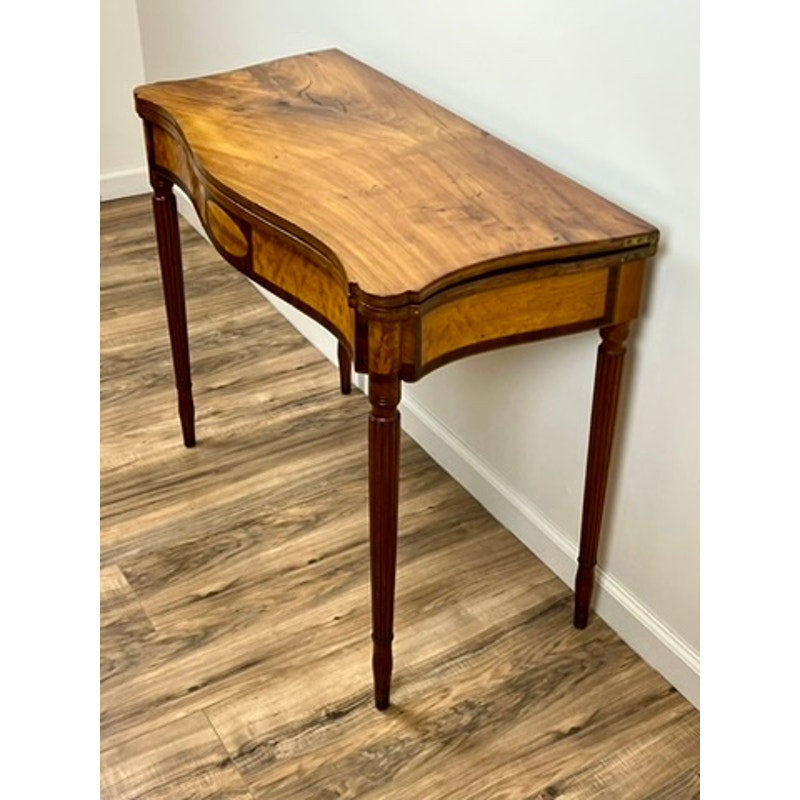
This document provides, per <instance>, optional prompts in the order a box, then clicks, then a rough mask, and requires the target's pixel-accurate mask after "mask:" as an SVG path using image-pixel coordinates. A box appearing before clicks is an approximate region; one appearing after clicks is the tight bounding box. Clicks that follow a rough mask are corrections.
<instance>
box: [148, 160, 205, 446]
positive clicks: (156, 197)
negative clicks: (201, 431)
mask: <svg viewBox="0 0 800 800" xmlns="http://www.w3.org/2000/svg"><path fill="white" fill-rule="evenodd" d="M151 183H152V185H153V216H154V218H155V223H156V240H157V242H158V259H159V263H160V264H161V283H162V286H163V288H164V300H165V305H166V309H167V324H168V326H169V341H170V345H171V348H172V368H173V370H174V372H175V386H176V388H177V390H178V413H179V414H180V419H181V430H182V432H183V443H184V444H185V445H186V447H194V444H195V436H194V401H193V400H192V381H191V374H190V367H189V339H188V335H187V331H186V300H185V298H184V292H183V266H182V264H181V240H180V232H179V230H178V210H177V206H176V203H175V195H174V194H173V192H172V183H171V182H170V181H168V180H167V179H166V178H164V177H162V176H161V175H157V174H153V175H151Z"/></svg>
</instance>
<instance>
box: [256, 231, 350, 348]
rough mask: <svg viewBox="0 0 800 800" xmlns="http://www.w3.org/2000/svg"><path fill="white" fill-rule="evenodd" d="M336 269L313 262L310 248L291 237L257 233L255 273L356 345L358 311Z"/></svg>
mask: <svg viewBox="0 0 800 800" xmlns="http://www.w3.org/2000/svg"><path fill="white" fill-rule="evenodd" d="M334 269H335V268H334V267H333V265H330V266H328V265H326V264H324V263H320V262H319V261H314V260H312V259H311V258H310V257H309V255H308V250H307V248H306V247H305V246H304V245H303V244H302V243H301V242H299V241H295V240H292V238H291V237H289V236H288V235H283V234H280V233H278V232H276V231H270V230H269V229H267V228H256V229H254V230H253V271H254V272H255V273H256V274H257V275H260V276H261V277H262V278H265V279H266V280H267V281H269V283H271V284H272V285H274V286H276V287H277V288H278V289H281V290H283V291H284V292H285V293H286V294H287V295H288V296H289V298H296V299H297V300H299V301H300V302H301V303H303V304H304V305H305V306H307V307H308V308H309V309H311V310H312V311H313V312H315V314H316V317H317V319H318V321H320V322H322V323H323V324H325V322H328V323H330V324H331V325H332V326H333V327H334V328H335V329H336V330H337V331H339V332H340V333H341V334H343V336H344V337H345V338H346V339H347V341H349V342H350V343H351V345H352V344H353V342H354V339H355V317H354V312H353V309H352V308H350V305H349V300H348V289H347V284H346V282H345V280H344V278H343V276H341V275H337V274H335V273H334Z"/></svg>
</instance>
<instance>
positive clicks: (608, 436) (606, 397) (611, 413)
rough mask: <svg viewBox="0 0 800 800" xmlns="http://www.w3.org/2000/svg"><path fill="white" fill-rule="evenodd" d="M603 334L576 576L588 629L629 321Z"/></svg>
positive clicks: (578, 604)
mask: <svg viewBox="0 0 800 800" xmlns="http://www.w3.org/2000/svg"><path fill="white" fill-rule="evenodd" d="M600 336H601V339H602V341H601V342H600V346H599V348H598V350H597V367H596V369H595V379H594V398H593V400H592V418H591V426H590V429H589V454H588V457H587V461H586V484H585V487H584V493H583V520H582V523H581V543H580V553H579V555H578V572H577V576H576V578H575V616H574V620H573V621H574V624H575V627H576V628H585V627H586V624H587V622H588V620H589V604H590V602H591V599H592V589H593V588H594V568H595V564H596V563H597V546H598V543H599V541H600V527H601V524H602V521H603V505H604V502H605V495H606V485H607V484H608V466H609V462H610V460H611V448H612V444H613V441H614V424H615V422H616V416H617V406H618V401H619V388H620V382H621V379H622V365H623V361H624V358H625V339H626V338H627V336H628V323H622V324H620V325H610V326H608V327H606V328H601V329H600Z"/></svg>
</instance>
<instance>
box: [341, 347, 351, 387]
mask: <svg viewBox="0 0 800 800" xmlns="http://www.w3.org/2000/svg"><path fill="white" fill-rule="evenodd" d="M338 356H339V385H340V387H341V389H342V394H350V391H351V389H352V384H351V382H350V373H351V371H352V364H351V363H350V353H348V352H347V348H346V347H345V346H344V345H343V344H342V343H341V342H339V348H338Z"/></svg>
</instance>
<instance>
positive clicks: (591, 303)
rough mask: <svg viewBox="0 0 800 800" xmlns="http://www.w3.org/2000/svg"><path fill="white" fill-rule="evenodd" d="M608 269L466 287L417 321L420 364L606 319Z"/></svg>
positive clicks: (529, 275)
mask: <svg viewBox="0 0 800 800" xmlns="http://www.w3.org/2000/svg"><path fill="white" fill-rule="evenodd" d="M608 277H609V272H608V269H607V268H601V269H592V270H589V271H576V272H573V273H572V274H566V275H564V274H552V273H550V274H548V273H547V271H543V272H542V277H538V276H537V273H536V271H535V270H534V271H531V270H523V271H521V272H519V273H512V274H511V275H508V276H504V277H501V278H499V279H486V280H485V281H476V282H473V283H471V284H469V285H468V286H467V287H465V288H464V290H463V291H458V292H456V291H454V292H452V293H451V294H449V295H448V296H445V298H443V299H442V301H441V302H439V303H437V304H436V305H435V306H434V307H433V308H432V309H431V310H430V311H425V310H423V313H422V316H421V330H422V336H421V362H422V364H423V365H428V364H430V363H432V362H436V361H439V360H441V359H443V358H445V357H446V356H448V355H450V354H454V353H457V352H458V351H460V350H463V349H465V348H469V347H473V346H475V345H479V344H481V343H488V342H491V341H493V340H498V339H504V338H506V337H510V336H515V335H522V334H525V333H527V332H529V331H543V330H547V329H549V328H559V327H562V326H569V325H579V324H581V323H590V322H592V321H599V320H601V319H602V317H603V315H604V313H605V306H606V293H607V288H608Z"/></svg>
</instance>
